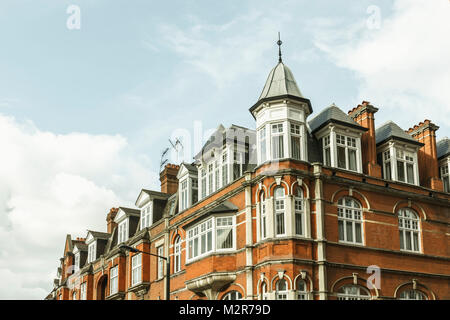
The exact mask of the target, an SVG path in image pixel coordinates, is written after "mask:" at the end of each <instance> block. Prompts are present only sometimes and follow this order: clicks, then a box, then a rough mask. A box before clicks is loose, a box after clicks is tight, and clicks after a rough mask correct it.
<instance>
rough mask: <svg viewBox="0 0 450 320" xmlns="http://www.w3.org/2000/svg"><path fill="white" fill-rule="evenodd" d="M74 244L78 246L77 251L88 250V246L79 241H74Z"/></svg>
mask: <svg viewBox="0 0 450 320" xmlns="http://www.w3.org/2000/svg"><path fill="white" fill-rule="evenodd" d="M74 246H75V247H77V248H78V251H88V246H87V244H85V243H81V242H79V243H76V244H75V245H74Z"/></svg>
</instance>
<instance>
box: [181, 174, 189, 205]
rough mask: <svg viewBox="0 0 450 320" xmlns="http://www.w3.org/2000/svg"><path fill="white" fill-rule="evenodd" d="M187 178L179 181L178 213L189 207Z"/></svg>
mask: <svg viewBox="0 0 450 320" xmlns="http://www.w3.org/2000/svg"><path fill="white" fill-rule="evenodd" d="M188 180H189V179H188V177H186V178H184V179H183V180H181V181H180V211H183V210H186V209H187V208H188V207H189V185H188V184H189V183H188V182H189V181H188Z"/></svg>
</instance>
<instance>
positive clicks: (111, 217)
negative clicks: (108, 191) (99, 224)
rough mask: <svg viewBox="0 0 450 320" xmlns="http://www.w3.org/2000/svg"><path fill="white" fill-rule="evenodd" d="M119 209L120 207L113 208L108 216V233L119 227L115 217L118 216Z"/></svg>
mask: <svg viewBox="0 0 450 320" xmlns="http://www.w3.org/2000/svg"><path fill="white" fill-rule="evenodd" d="M118 211H119V208H111V209H110V210H109V213H108V215H107V216H106V222H107V226H108V228H107V229H108V233H112V232H113V230H114V228H115V227H117V223H115V222H114V218H115V217H116V214H117V212H118Z"/></svg>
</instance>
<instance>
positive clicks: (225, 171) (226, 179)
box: [220, 148, 230, 187]
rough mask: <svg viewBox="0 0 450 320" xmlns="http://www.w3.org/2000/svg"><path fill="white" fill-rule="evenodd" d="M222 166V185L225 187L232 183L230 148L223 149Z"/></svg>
mask: <svg viewBox="0 0 450 320" xmlns="http://www.w3.org/2000/svg"><path fill="white" fill-rule="evenodd" d="M221 156H222V166H221V170H222V172H221V175H220V176H221V179H222V187H225V186H226V185H228V183H230V168H229V167H230V166H229V162H230V159H229V156H228V149H226V148H225V149H224V150H223V151H222V155H221Z"/></svg>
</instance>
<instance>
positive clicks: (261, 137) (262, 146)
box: [258, 125, 267, 164]
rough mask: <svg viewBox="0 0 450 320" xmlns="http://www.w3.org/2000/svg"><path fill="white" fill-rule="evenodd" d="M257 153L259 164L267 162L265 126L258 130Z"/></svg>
mask: <svg viewBox="0 0 450 320" xmlns="http://www.w3.org/2000/svg"><path fill="white" fill-rule="evenodd" d="M258 153H259V164H261V163H264V162H266V161H267V129H266V126H265V125H264V126H262V127H261V128H260V129H259V130H258Z"/></svg>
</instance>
